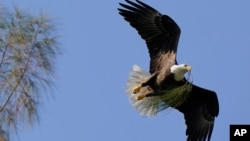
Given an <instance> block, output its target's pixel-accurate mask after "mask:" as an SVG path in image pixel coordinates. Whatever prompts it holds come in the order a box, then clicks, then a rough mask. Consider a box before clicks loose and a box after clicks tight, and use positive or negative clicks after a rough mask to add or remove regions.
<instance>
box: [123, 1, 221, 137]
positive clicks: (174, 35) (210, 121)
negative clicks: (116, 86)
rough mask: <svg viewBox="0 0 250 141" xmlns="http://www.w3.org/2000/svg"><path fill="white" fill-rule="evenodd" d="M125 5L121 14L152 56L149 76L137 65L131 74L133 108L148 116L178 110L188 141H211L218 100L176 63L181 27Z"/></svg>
mask: <svg viewBox="0 0 250 141" xmlns="http://www.w3.org/2000/svg"><path fill="white" fill-rule="evenodd" d="M125 1H126V2H127V4H123V3H119V4H120V6H121V7H122V8H118V10H119V14H120V15H122V16H123V17H124V19H125V20H126V21H127V22H129V23H130V25H131V26H132V27H134V28H135V29H136V30H137V31H138V33H139V35H140V36H141V38H142V39H144V40H145V42H146V45H147V48H148V51H149V55H150V68H149V72H146V71H144V70H142V69H141V68H140V67H139V66H137V65H134V66H133V70H132V71H131V72H130V76H129V78H128V81H127V85H126V93H127V94H128V96H129V98H130V101H131V104H132V106H133V107H134V108H135V109H136V110H137V111H138V112H140V113H141V114H142V115H146V116H154V115H156V114H157V113H159V112H160V111H163V110H165V109H168V108H175V109H177V110H179V111H180V112H181V113H183V114H184V118H185V123H186V125H187V129H186V135H187V141H206V140H207V141H209V140H210V138H211V135H212V131H213V127H214V120H215V117H217V116H218V114H219V103H218V98H217V95H216V93H215V92H214V91H211V90H207V89H204V88H201V87H199V86H196V85H194V84H193V83H192V82H190V81H189V80H188V79H187V78H185V73H187V72H190V71H191V69H192V67H191V66H190V65H187V64H178V63H177V61H176V53H177V46H178V41H179V37H180V33H181V30H180V28H179V26H178V25H177V24H176V23H175V21H174V20H173V19H172V18H170V17H169V16H167V15H163V14H161V13H160V12H158V11H157V10H156V9H154V8H152V7H151V6H149V5H147V4H145V3H143V2H141V1H139V0H136V2H132V1H129V0H125Z"/></svg>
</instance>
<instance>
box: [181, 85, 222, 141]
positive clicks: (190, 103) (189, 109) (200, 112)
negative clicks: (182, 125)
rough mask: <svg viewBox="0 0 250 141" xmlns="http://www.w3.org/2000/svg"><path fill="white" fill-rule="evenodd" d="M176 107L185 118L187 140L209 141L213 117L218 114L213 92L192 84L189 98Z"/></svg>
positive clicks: (216, 99) (215, 97)
mask: <svg viewBox="0 0 250 141" xmlns="http://www.w3.org/2000/svg"><path fill="white" fill-rule="evenodd" d="M177 109H178V110H179V111H180V112H182V113H183V114H184V118H185V120H186V125H187V130H186V135H187V141H206V140H207V141H210V138H211V135H212V132H213V127H214V119H215V117H217V116H218V114H219V102H218V98H217V95H216V93H215V92H213V91H210V90H207V89H203V88H200V87H198V86H195V85H193V87H192V91H191V93H190V96H189V98H188V99H187V100H186V101H185V102H184V103H183V104H182V105H181V106H180V107H177Z"/></svg>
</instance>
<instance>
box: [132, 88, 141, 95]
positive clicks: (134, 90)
mask: <svg viewBox="0 0 250 141" xmlns="http://www.w3.org/2000/svg"><path fill="white" fill-rule="evenodd" d="M140 90H141V86H138V87H136V88H134V89H133V94H137V93H139V92H140Z"/></svg>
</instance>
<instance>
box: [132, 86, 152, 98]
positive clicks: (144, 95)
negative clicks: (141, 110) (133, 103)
mask: <svg viewBox="0 0 250 141" xmlns="http://www.w3.org/2000/svg"><path fill="white" fill-rule="evenodd" d="M147 89H148V93H146V94H140V95H138V96H137V97H136V100H138V101H139V100H142V99H143V98H145V97H147V95H151V94H154V90H153V89H152V88H151V87H149V86H148V87H147Z"/></svg>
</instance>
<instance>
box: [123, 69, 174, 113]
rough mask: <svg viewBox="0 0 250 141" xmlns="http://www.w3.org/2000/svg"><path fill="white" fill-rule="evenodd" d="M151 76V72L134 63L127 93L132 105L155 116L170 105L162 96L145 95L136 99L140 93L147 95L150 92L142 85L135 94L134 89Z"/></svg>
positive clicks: (140, 111) (141, 111) (139, 110)
mask: <svg viewBox="0 0 250 141" xmlns="http://www.w3.org/2000/svg"><path fill="white" fill-rule="evenodd" d="M150 76H151V74H149V73H148V72H146V71H144V70H142V69H141V68H140V67H139V66H137V65H134V66H133V70H132V71H131V72H130V74H129V78H128V81H127V85H126V93H127V95H128V96H129V100H130V102H131V105H132V106H133V107H134V108H135V109H136V110H137V111H138V112H139V113H140V114H141V115H144V116H155V115H156V114H157V113H158V112H159V111H161V110H163V109H166V108H168V107H169V106H168V105H166V104H163V103H162V100H161V97H160V96H154V97H145V98H143V99H141V100H137V99H136V97H137V96H138V95H145V94H147V93H149V92H150V91H149V89H148V88H147V87H142V88H141V89H140V92H139V93H137V94H133V89H134V88H135V87H138V86H140V85H141V83H143V82H145V81H146V80H148V79H149V78H150Z"/></svg>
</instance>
